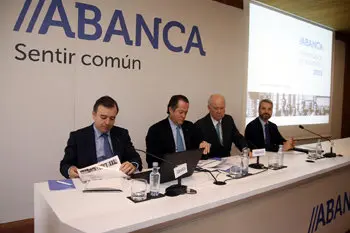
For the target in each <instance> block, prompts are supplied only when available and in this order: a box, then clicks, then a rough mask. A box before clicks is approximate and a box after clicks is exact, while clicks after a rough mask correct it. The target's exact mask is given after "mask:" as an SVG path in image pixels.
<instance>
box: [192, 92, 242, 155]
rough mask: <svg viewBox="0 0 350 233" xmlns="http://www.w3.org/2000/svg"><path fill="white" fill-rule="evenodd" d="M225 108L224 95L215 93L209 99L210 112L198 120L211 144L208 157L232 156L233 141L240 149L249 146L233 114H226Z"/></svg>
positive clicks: (197, 123) (205, 138)
mask: <svg viewBox="0 0 350 233" xmlns="http://www.w3.org/2000/svg"><path fill="white" fill-rule="evenodd" d="M225 108H226V104H225V98H224V96H222V95H220V94H213V95H211V96H210V97H209V100H208V110H209V113H208V114H207V115H206V116H205V117H203V118H201V119H199V120H198V121H197V122H196V125H197V126H198V127H199V128H200V129H201V131H202V134H203V137H204V140H205V141H207V142H209V143H210V144H211V147H210V153H209V154H208V155H207V156H206V158H211V157H227V156H230V152H231V146H232V143H234V144H235V145H236V147H237V148H238V149H239V150H242V149H243V148H244V147H248V144H247V142H246V140H245V139H244V137H243V136H242V134H240V132H239V131H238V129H237V127H236V125H235V122H234V120H233V119H232V116H230V115H226V114H225Z"/></svg>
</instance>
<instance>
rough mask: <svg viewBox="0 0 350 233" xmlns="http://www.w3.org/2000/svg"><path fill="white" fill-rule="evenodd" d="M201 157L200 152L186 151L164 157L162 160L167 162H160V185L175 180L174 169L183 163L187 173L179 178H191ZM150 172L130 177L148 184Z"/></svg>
mask: <svg viewBox="0 0 350 233" xmlns="http://www.w3.org/2000/svg"><path fill="white" fill-rule="evenodd" d="M201 157H202V150H199V149H198V150H187V151H182V152H174V153H170V154H166V155H164V157H163V159H164V160H165V161H168V162H169V163H167V162H164V161H162V162H161V164H160V166H159V173H160V183H165V182H169V181H172V180H175V175H174V167H175V166H176V165H180V164H183V163H187V173H185V174H183V175H182V176H180V177H181V178H184V177H188V176H191V175H192V174H193V172H194V170H195V168H196V166H197V164H198V161H199V160H200V159H201ZM151 172H152V170H149V171H144V172H139V173H134V174H132V175H131V178H132V179H136V178H141V179H145V180H147V181H148V182H149V174H150V173H151Z"/></svg>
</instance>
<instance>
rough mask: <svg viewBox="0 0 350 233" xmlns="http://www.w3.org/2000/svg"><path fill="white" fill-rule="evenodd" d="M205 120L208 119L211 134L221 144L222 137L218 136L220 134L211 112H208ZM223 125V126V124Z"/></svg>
mask: <svg viewBox="0 0 350 233" xmlns="http://www.w3.org/2000/svg"><path fill="white" fill-rule="evenodd" d="M205 121H206V123H205V124H206V125H208V127H209V131H210V134H211V135H212V137H213V138H215V140H216V142H217V143H218V144H220V139H219V137H218V134H217V133H216V128H215V126H214V124H213V121H212V120H211V117H210V113H208V114H207V116H206V117H205ZM221 127H222V128H223V126H222V125H221Z"/></svg>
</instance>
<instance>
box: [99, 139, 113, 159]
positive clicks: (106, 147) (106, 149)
mask: <svg viewBox="0 0 350 233" xmlns="http://www.w3.org/2000/svg"><path fill="white" fill-rule="evenodd" d="M101 136H102V137H103V150H104V152H105V154H104V156H102V157H103V158H102V160H105V159H109V158H111V157H113V152H112V149H111V146H110V144H109V141H108V134H106V133H104V134H102V135H101ZM102 160H101V161H102Z"/></svg>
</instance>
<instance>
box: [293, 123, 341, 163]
mask: <svg viewBox="0 0 350 233" xmlns="http://www.w3.org/2000/svg"><path fill="white" fill-rule="evenodd" d="M299 128H300V129H303V130H306V131H307V132H309V133H312V134H314V135H316V136H319V137H320V138H322V139H324V140H327V141H329V142H330V144H331V146H330V152H328V153H325V154H324V155H323V157H325V158H333V157H336V156H337V154H336V153H333V142H332V141H331V140H329V138H325V137H323V136H322V135H320V134H318V133H315V132H313V131H311V130H308V129H305V128H304V126H302V125H299Z"/></svg>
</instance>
